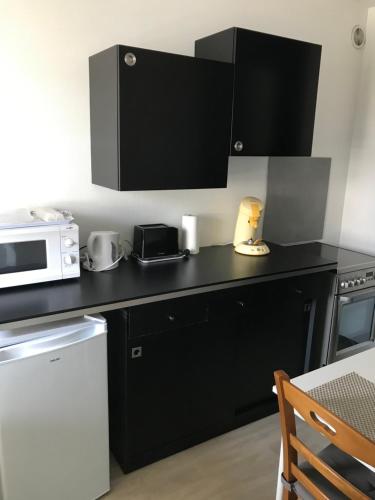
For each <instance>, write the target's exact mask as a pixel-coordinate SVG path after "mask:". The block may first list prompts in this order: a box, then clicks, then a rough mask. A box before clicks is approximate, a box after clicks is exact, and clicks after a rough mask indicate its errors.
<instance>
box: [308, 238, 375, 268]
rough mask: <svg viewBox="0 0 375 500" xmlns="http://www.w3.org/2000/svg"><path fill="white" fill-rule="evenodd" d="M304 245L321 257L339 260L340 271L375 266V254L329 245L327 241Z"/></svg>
mask: <svg viewBox="0 0 375 500" xmlns="http://www.w3.org/2000/svg"><path fill="white" fill-rule="evenodd" d="M303 247H304V248H306V249H307V250H308V251H311V252H312V253H314V254H315V255H317V256H319V257H323V258H324V259H329V260H335V261H337V272H338V273H346V272H350V271H360V270H362V269H368V268H370V267H374V268H375V256H372V255H368V254H365V253H361V252H356V251H354V250H347V249H345V248H340V247H336V246H334V245H327V244H326V243H307V244H304V245H303Z"/></svg>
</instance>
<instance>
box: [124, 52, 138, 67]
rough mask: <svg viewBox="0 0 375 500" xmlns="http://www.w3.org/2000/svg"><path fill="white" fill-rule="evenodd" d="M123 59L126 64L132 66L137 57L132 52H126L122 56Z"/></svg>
mask: <svg viewBox="0 0 375 500" xmlns="http://www.w3.org/2000/svg"><path fill="white" fill-rule="evenodd" d="M124 61H125V64H126V65H127V66H134V65H135V63H136V62H137V58H136V57H135V55H134V54H133V52H127V53H126V54H125V56H124Z"/></svg>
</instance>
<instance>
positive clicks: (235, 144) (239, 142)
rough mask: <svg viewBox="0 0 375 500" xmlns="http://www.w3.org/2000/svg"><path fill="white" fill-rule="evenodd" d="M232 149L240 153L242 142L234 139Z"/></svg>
mask: <svg viewBox="0 0 375 500" xmlns="http://www.w3.org/2000/svg"><path fill="white" fill-rule="evenodd" d="M234 149H235V150H236V151H237V152H238V153H240V152H241V151H242V150H243V143H242V142H241V141H236V142H235V143H234Z"/></svg>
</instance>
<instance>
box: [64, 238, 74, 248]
mask: <svg viewBox="0 0 375 500" xmlns="http://www.w3.org/2000/svg"><path fill="white" fill-rule="evenodd" d="M74 244H75V241H74V240H73V239H72V238H64V245H65V246H66V247H68V248H69V247H72V246H73V245H74Z"/></svg>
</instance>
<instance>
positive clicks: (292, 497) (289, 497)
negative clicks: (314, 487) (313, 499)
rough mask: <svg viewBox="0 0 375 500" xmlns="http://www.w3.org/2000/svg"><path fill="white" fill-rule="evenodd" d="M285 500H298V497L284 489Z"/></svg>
mask: <svg viewBox="0 0 375 500" xmlns="http://www.w3.org/2000/svg"><path fill="white" fill-rule="evenodd" d="M283 500H297V495H296V494H295V493H294V491H288V490H287V489H286V488H284V492H283Z"/></svg>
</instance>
